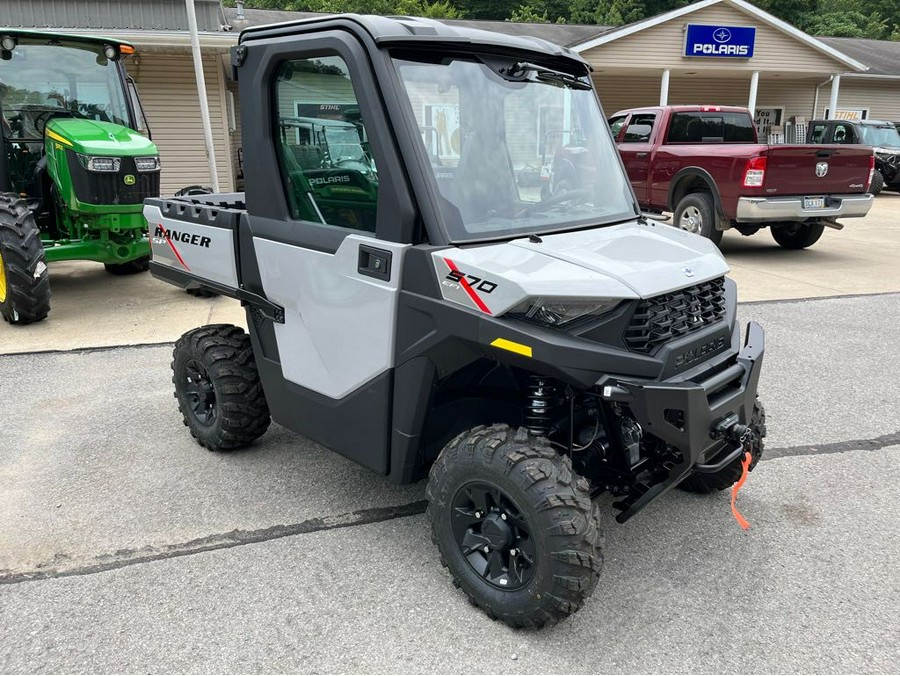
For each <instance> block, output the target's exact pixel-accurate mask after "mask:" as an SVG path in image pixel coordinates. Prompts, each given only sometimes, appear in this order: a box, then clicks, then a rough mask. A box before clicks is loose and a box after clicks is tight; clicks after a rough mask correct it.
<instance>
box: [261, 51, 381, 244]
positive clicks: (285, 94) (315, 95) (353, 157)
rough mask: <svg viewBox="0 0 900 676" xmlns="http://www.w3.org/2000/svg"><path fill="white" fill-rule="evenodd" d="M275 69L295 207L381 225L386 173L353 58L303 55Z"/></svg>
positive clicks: (369, 226)
mask: <svg viewBox="0 0 900 676" xmlns="http://www.w3.org/2000/svg"><path fill="white" fill-rule="evenodd" d="M275 77H276V86H275V97H276V120H275V129H276V141H275V142H276V145H277V153H278V160H279V165H280V169H281V175H282V180H283V181H284V187H285V192H286V194H287V199H288V205H289V207H290V210H291V215H292V216H293V217H294V218H296V219H298V220H302V221H311V222H313V223H324V224H328V225H336V226H339V227H344V228H352V229H354V230H363V231H366V232H375V215H376V208H377V203H378V173H377V170H376V167H375V161H374V159H373V157H372V152H371V149H370V147H369V142H368V136H367V135H366V129H365V126H364V125H363V122H362V115H361V112H360V107H359V103H358V102H357V99H356V95H355V93H354V91H353V83H352V81H351V77H350V71H349V69H348V68H347V64H346V63H345V62H344V60H343V59H341V58H340V57H339V56H320V57H316V58H308V59H296V60H293V61H286V62H284V63H283V64H281V66H280V67H279V68H278V71H277V73H276V76H275Z"/></svg>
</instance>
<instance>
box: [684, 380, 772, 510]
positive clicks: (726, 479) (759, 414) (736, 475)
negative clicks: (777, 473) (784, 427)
mask: <svg viewBox="0 0 900 676" xmlns="http://www.w3.org/2000/svg"><path fill="white" fill-rule="evenodd" d="M750 430H751V436H750V456H751V458H752V459H751V461H750V470H751V471H752V470H753V468H754V467H756V463H758V462H759V459H760V458H761V457H762V454H763V447H764V443H763V438H764V437H765V436H766V409H765V408H763V405H762V404H761V403H760V402H759V398H758V397H757V399H756V403H754V404H753V415H752V416H751V418H750ZM741 460H742V458H738V459H737V460H735V461H734V462H732V463H731V464H730V465H728V466H726V467H725V468H724V469H721V470H719V471H718V472H716V473H715V474H691V475H690V476H688V477H687V478H686V479H684V480H683V481H682V482H681V483H680V484H678V488H680V489H681V490H683V491H687V492H689V493H715V492H716V491H724V490H725V489H726V488H731V486H732V485H733V484H734V482H735V481H737V480H738V479H740V478H741V472H742V471H743V468H742V467H741Z"/></svg>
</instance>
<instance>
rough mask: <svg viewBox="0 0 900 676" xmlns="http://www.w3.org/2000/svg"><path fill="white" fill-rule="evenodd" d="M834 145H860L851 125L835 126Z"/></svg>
mask: <svg viewBox="0 0 900 676" xmlns="http://www.w3.org/2000/svg"><path fill="white" fill-rule="evenodd" d="M834 143H858V141H857V140H856V134H855V133H853V127H852V126H850V125H849V124H836V125H834Z"/></svg>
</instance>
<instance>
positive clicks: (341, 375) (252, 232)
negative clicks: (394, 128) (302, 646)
mask: <svg viewBox="0 0 900 676" xmlns="http://www.w3.org/2000/svg"><path fill="white" fill-rule="evenodd" d="M261 42H262V44H259V43H258V42H257V41H254V42H253V45H252V48H250V49H248V50H247V57H246V58H247V63H246V67H247V72H248V73H253V75H254V77H252V78H251V77H246V78H241V77H240V75H241V70H240V69H239V70H238V78H239V84H240V94H241V97H240V99H241V102H242V104H243V105H244V110H243V119H244V130H245V133H244V158H245V166H246V190H247V192H246V197H247V207H248V213H249V216H248V217H247V219H246V222H245V224H243V226H242V230H241V233H240V254H241V268H242V280H243V281H244V283H245V285H247V286H248V287H253V288H251V289H250V290H252V291H254V292H255V293H259V294H260V295H262V296H264V297H265V298H267V299H268V300H269V301H271V302H272V303H274V304H276V305H278V306H280V307H282V308H284V313H283V314H284V316H283V318H282V319H283V320H282V321H277V320H278V319H279V318H275V320H274V321H273V320H272V319H270V318H267V317H262V316H258V315H253V314H250V315H249V318H248V323H249V325H250V330H251V337H252V338H253V340H254V343H255V347H257V348H258V349H257V355H261V356H262V358H261V359H259V358H258V365H259V368H260V374H261V377H262V381H263V387H264V389H265V392H266V397H267V400H268V402H269V406H270V408H271V410H272V416H273V418H274V419H275V420H276V421H277V422H279V423H281V424H282V425H285V426H286V427H288V428H290V429H292V430H294V431H296V432H299V433H300V434H303V435H305V436H307V437H309V438H311V439H313V440H315V441H317V442H319V443H322V444H324V445H326V446H328V447H329V448H331V449H333V450H335V451H338V452H340V453H342V454H344V455H346V456H347V457H349V458H351V459H353V460H355V461H356V462H358V463H360V464H362V465H365V466H367V467H370V468H371V469H373V470H375V471H377V472H380V473H386V472H387V470H388V455H389V438H390V429H391V424H390V423H391V420H390V416H391V406H390V401H391V394H392V369H393V367H394V342H395V334H396V316H397V309H398V300H399V280H400V273H401V270H402V266H403V259H404V255H405V253H406V251H407V250H408V249H409V247H410V245H411V236H412V229H413V221H414V212H413V207H412V203H411V200H410V197H409V189H408V188H407V186H406V185H405V184H404V182H403V181H404V178H403V176H404V172H403V171H401V170H400V163H399V161H398V157H397V152H396V148H394V147H393V146H392V145H391V143H390V139H391V138H393V134H392V133H391V132H390V131H389V129H388V126H387V121H386V120H385V116H384V113H383V110H382V109H381V108H380V106H379V105H378V104H377V103H376V102H377V101H378V100H379V97H378V91H377V84H376V81H375V78H374V75H373V73H372V72H371V70H370V66H369V65H368V64H369V63H370V62H369V59H368V58H367V57H366V54H365V52H364V50H363V48H362V46H361V45H360V44H359V43H358V42H357V38H355V37H354V36H352V35H350V34H348V33H346V32H342V31H341V32H339V31H324V32H319V33H318V34H316V35H315V36H314V37H304V36H302V35H301V36H292V38H291V40H290V41H289V42H287V41H285V40H283V39H278V38H274V39H272V40H271V41H261ZM259 74H262V77H263V78H264V83H263V86H264V90H263V93H261V92H260V82H259V81H258V79H257V78H258V76H259ZM309 128H315V129H321V130H322V133H323V134H324V136H325V138H324V139H319V138H318V137H317V136H316V135H315V134H309V133H304V130H306V129H309ZM248 132H249V133H248ZM329 132H332V133H333V134H334V138H333V139H329V138H328V135H329ZM354 133H355V134H356V135H357V137H358V142H353V141H352V138H350V137H352V136H353V134H354ZM323 140H324V142H323ZM336 140H340V143H338V142H333V141H336Z"/></svg>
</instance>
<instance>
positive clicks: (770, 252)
mask: <svg viewBox="0 0 900 676" xmlns="http://www.w3.org/2000/svg"><path fill="white" fill-rule="evenodd" d="M722 251H723V253H724V254H725V257H726V258H727V259H728V263H729V265H730V266H731V276H732V277H733V278H734V279H735V280H736V281H737V282H738V287H739V290H740V291H739V298H740V300H741V301H744V302H747V301H760V300H782V299H792V298H819V297H823V296H840V295H852V294H871V293H883V292H894V291H900V264H898V261H900V194H897V193H882V195H880V196H879V197H878V199H877V200H876V201H875V206H874V207H873V208H872V211H871V212H870V213H869V215H868V216H867V217H866V218H863V219H849V220H848V221H847V224H846V227H845V229H844V230H842V231H840V232H837V231H834V230H826V231H825V234H824V235H823V236H822V239H821V240H820V241H819V242H818V243H816V244H815V245H814V246H813V247H812V248H810V249H807V250H803V251H787V250H785V249H782V248H781V247H779V246H778V245H777V244H775V241H774V240H773V239H772V237H771V235H770V234H769V233H768V232H765V231H761V232H759V233H758V234H756V235H753V236H752V237H743V236H741V235H740V234H739V233H737V232H734V231H731V232H728V233H726V234H725V237H724V239H723V240H722ZM50 279H51V282H50V283H51V287H52V290H53V299H52V310H51V312H50V316H49V317H48V318H47V320H45V321H43V322H40V323H38V324H35V325H32V326H25V327H13V326H9V325H8V324H5V323H0V354H12V353H21V352H36V351H43V350H73V349H78V348H85V347H104V346H112V345H144V344H154V343H169V342H173V341H175V340H176V339H177V338H178V337H179V336H180V335H181V334H182V333H184V332H185V331H187V330H189V329H192V328H194V327H196V326H201V325H203V324H213V323H218V322H223V323H230V324H238V325H241V326H246V324H245V316H244V311H243V309H242V308H241V306H240V304H239V303H238V302H237V301H235V300H231V299H229V298H212V299H206V298H195V297H193V296H188V295H187V294H186V293H184V292H183V291H179V290H178V289H175V288H174V287H172V286H170V285H168V284H165V283H163V282H159V281H157V280H155V279H153V278H152V277H151V276H150V275H148V274H142V275H136V276H134V277H113V276H112V275H109V274H107V273H106V272H105V271H104V269H103V266H102V265H99V264H97V263H82V262H77V263H74V262H70V263H57V264H52V265H51V266H50Z"/></svg>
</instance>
